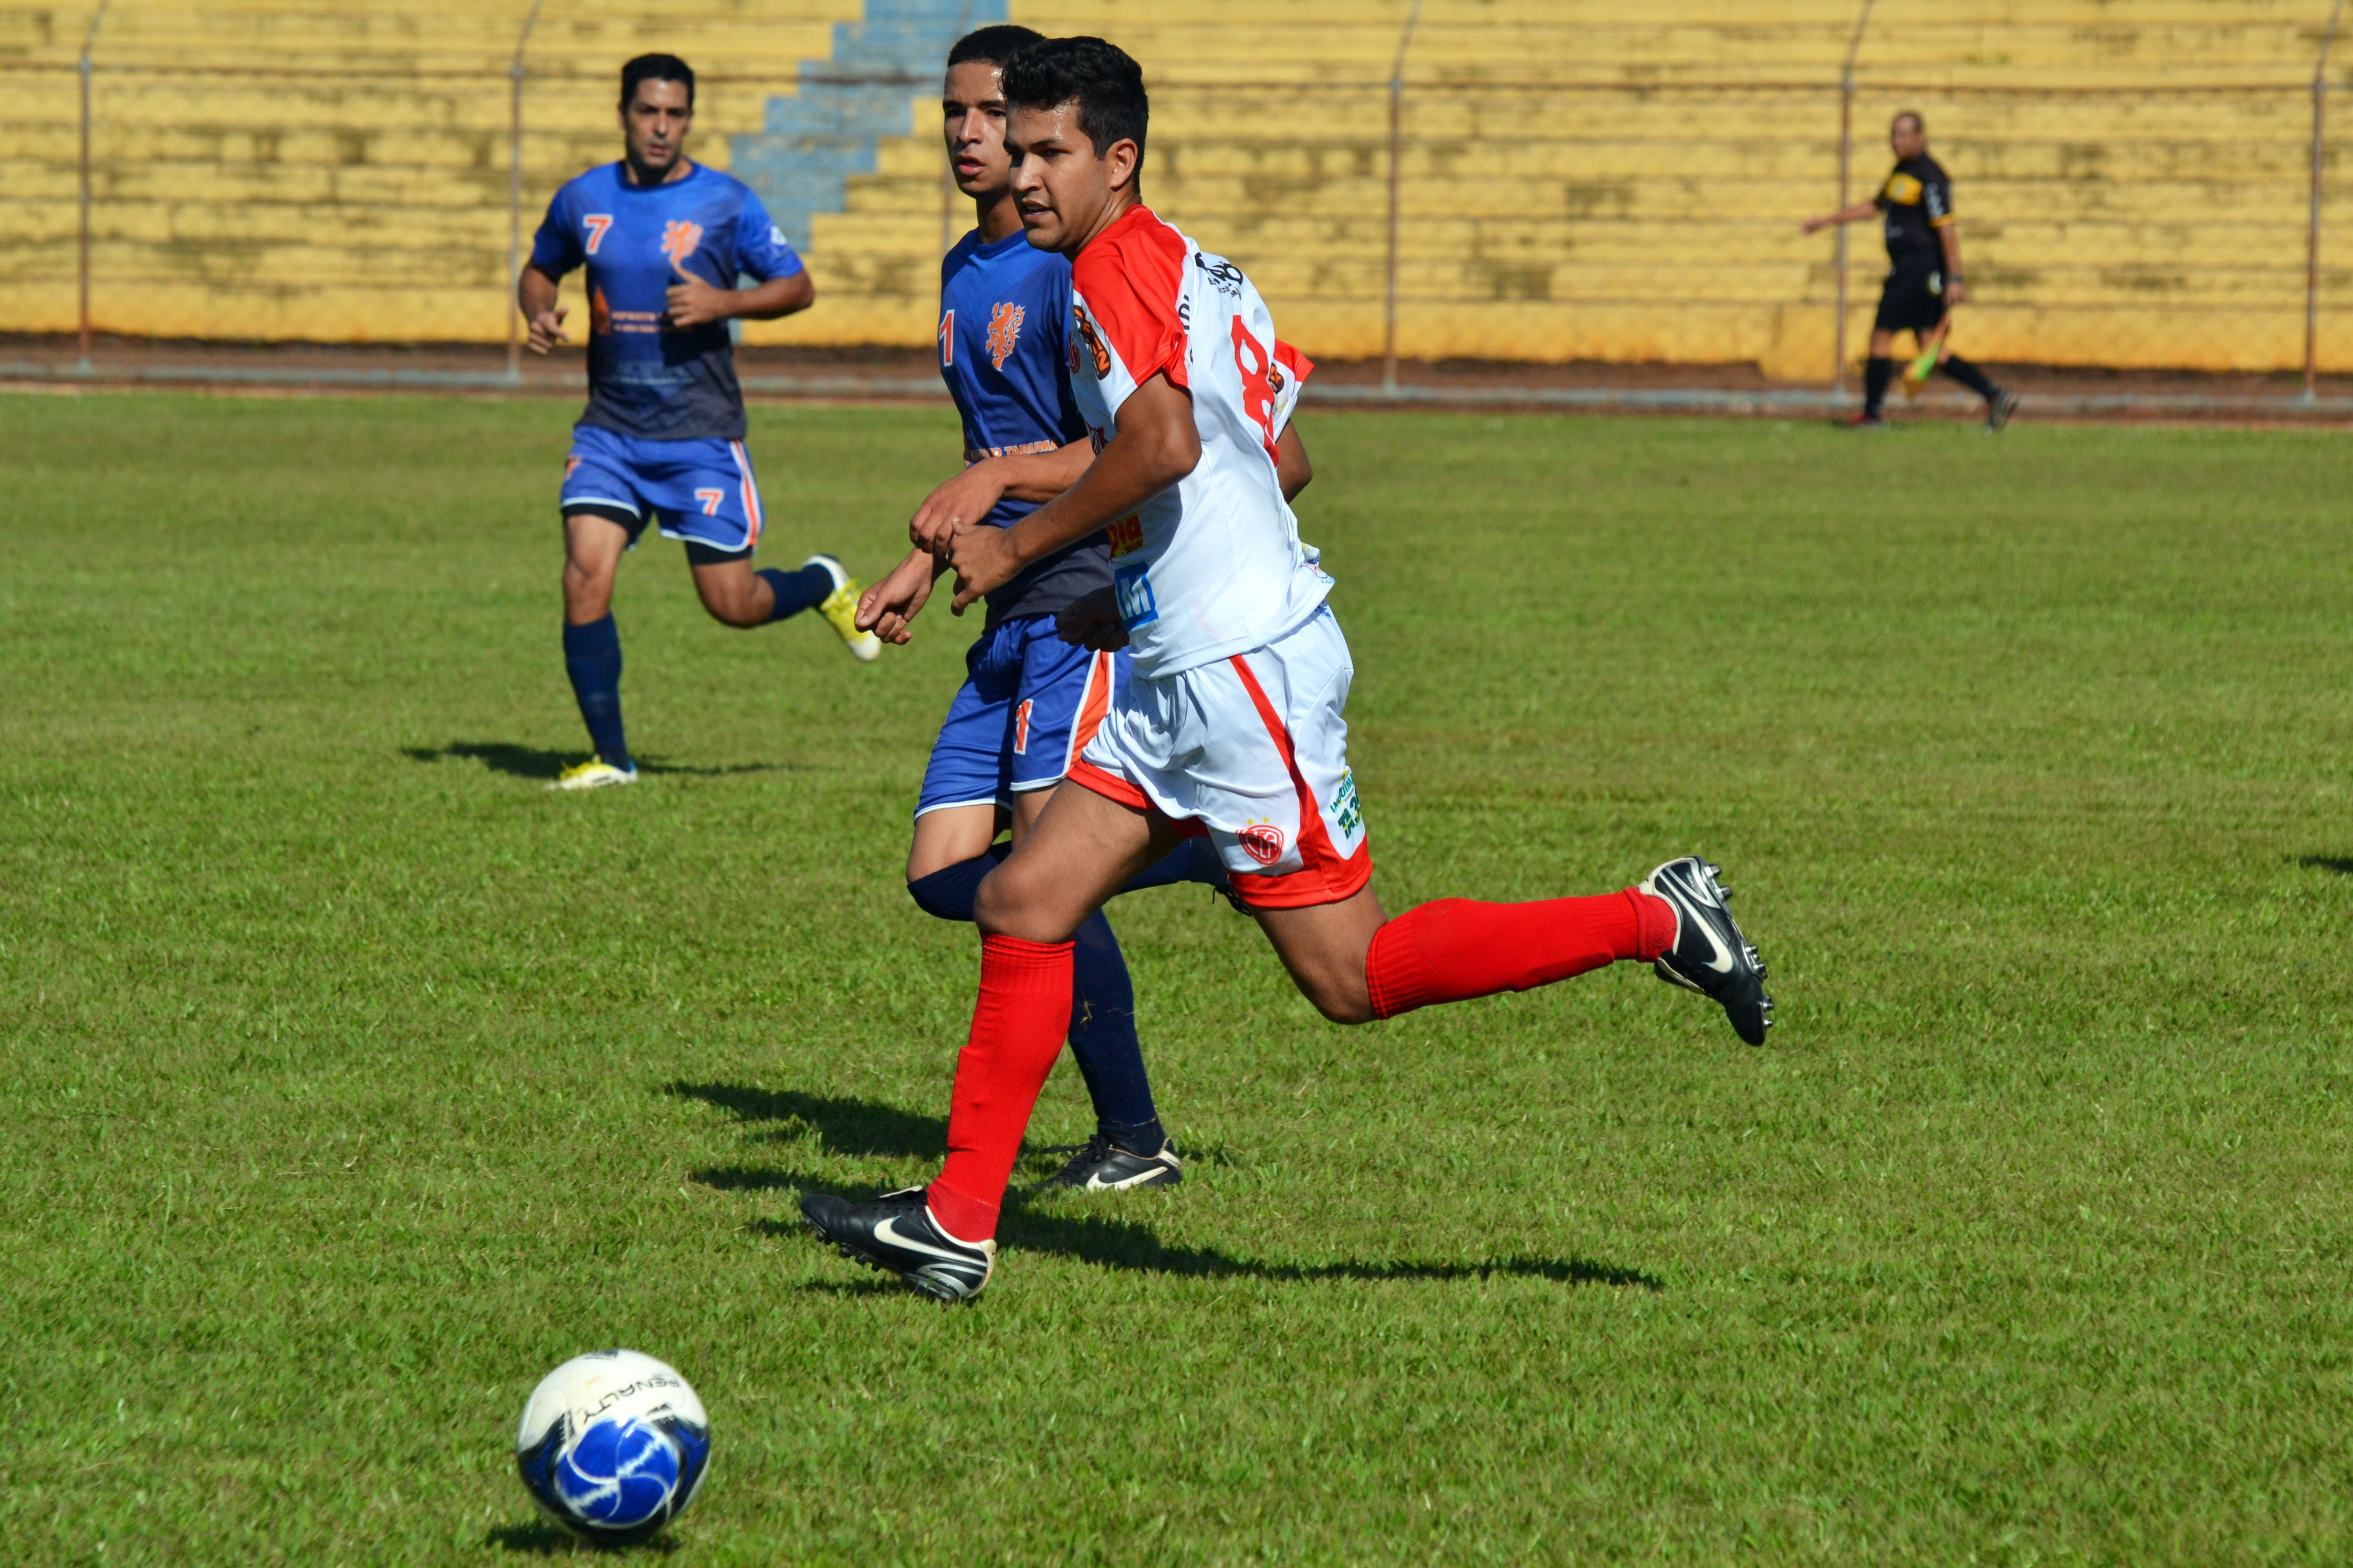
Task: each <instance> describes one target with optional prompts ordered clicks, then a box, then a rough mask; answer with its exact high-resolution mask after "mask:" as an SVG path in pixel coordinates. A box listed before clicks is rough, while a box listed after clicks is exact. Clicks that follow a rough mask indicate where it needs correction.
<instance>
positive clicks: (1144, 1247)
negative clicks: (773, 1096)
mask: <svg viewBox="0 0 2353 1568" xmlns="http://www.w3.org/2000/svg"><path fill="white" fill-rule="evenodd" d="M742 1174H743V1175H744V1176H745V1177H755V1178H756V1182H754V1181H749V1180H747V1181H745V1182H744V1185H745V1186H747V1187H750V1186H754V1185H756V1187H757V1188H758V1190H761V1191H769V1192H790V1193H803V1192H810V1191H815V1190H818V1189H819V1188H822V1187H824V1186H826V1185H828V1184H827V1183H825V1182H822V1181H819V1180H818V1179H817V1178H815V1177H811V1176H807V1175H802V1174H797V1173H793V1172H790V1171H761V1172H756V1173H754V1172H744V1173H742ZM694 1179H695V1180H697V1181H701V1180H702V1176H701V1175H700V1174H697V1175H696V1177H695V1178H694ZM750 1228H751V1229H752V1230H753V1231H754V1232H755V1233H756V1234H758V1235H761V1236H774V1237H798V1238H801V1239H804V1240H812V1241H813V1240H814V1239H815V1238H814V1237H812V1236H811V1235H810V1233H809V1231H808V1228H807V1226H804V1225H802V1224H800V1223H799V1222H798V1221H797V1220H781V1219H756V1220H754V1221H753V1222H752V1224H751V1227H750ZM997 1239H998V1240H999V1241H1001V1242H1003V1243H1005V1244H1006V1245H1007V1246H1008V1247H1019V1248H1021V1249H1023V1250H1025V1251H1029V1252H1049V1253H1052V1254H1054V1255H1056V1256H1057V1257H1061V1258H1076V1259H1077V1260H1078V1261H1080V1262H1082V1263H1092V1264H1093V1265H1095V1266H1096V1267H1098V1268H1117V1269H1120V1270H1122V1271H1124V1272H1127V1273H1135V1274H1167V1275H1174V1276H1176V1277H1178V1278H1182V1279H1267V1280H1273V1281H1276V1282H1278V1283H1283V1284H1299V1285H1312V1284H1319V1283H1322V1282H1324V1281H1325V1280H1339V1279H1345V1280H1356V1281H1364V1282H1369V1281H1377V1280H1384V1279H1421V1280H1438V1281H1445V1280H1454V1279H1549V1280H1552V1281H1554V1282H1555V1283H1556V1284H1562V1285H1612V1286H1627V1287H1632V1288H1634V1289H1642V1290H1651V1291H1661V1290H1664V1289H1666V1282H1665V1281H1664V1280H1662V1279H1660V1278H1659V1277H1658V1276H1656V1275H1654V1274H1651V1273H1648V1272H1646V1271H1644V1270H1642V1269H1640V1268H1619V1267H1617V1266H1616V1265H1613V1264H1608V1263H1597V1262H1594V1261H1593V1260H1592V1259H1590V1258H1479V1259H1474V1260H1465V1261H1461V1262H1431V1261H1423V1260H1416V1259H1410V1258H1382V1259H1377V1260H1353V1259H1352V1260H1348V1261H1344V1262H1339V1263H1281V1262H1273V1261H1270V1260H1267V1259H1263V1258H1236V1257H1234V1256H1233V1255H1232V1254H1231V1253H1228V1252H1221V1251H1219V1250H1218V1249H1217V1248H1216V1247H1170V1246H1168V1245H1167V1244H1166V1243H1165V1242H1163V1241H1162V1240H1161V1239H1160V1237H1158V1236H1157V1235H1155V1234H1154V1232H1153V1231H1152V1230H1151V1229H1150V1228H1148V1227H1147V1226H1141V1225H1138V1224H1136V1223H1135V1222H1134V1220H1125V1219H1112V1218H1108V1217H1105V1216H1103V1215H1057V1214H1047V1213H1043V1212H1041V1211H1039V1210H1038V1209H1036V1208H1033V1207H1031V1206H1030V1205H1029V1202H1028V1201H1027V1200H1026V1199H1025V1198H1024V1196H1023V1195H1022V1194H1018V1193H1012V1194H1007V1196H1006V1201H1005V1213H1004V1216H1003V1219H1002V1220H1001V1222H1000V1223H999V1224H998V1226H997ZM863 1283H867V1284H871V1281H869V1282H863ZM840 1289H842V1290H843V1293H845V1294H852V1293H854V1294H865V1293H867V1292H866V1291H864V1290H860V1289H853V1288H849V1287H841V1288H840ZM884 1289H896V1287H892V1286H885V1287H884Z"/></svg>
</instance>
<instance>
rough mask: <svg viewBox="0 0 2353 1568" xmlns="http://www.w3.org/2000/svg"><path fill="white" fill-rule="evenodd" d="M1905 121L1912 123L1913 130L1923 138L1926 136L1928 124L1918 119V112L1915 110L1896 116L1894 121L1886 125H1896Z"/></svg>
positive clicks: (1908, 110) (1905, 111)
mask: <svg viewBox="0 0 2353 1568" xmlns="http://www.w3.org/2000/svg"><path fill="white" fill-rule="evenodd" d="M1906 120H1908V121H1911V122H1912V129H1913V130H1915V131H1917V132H1919V133H1920V134H1921V135H1923V136H1926V134H1928V122H1927V121H1926V120H1923V119H1922V118H1920V111H1919V110H1916V109H1907V110H1904V111H1903V112H1902V113H1900V114H1898V115H1896V117H1895V118H1894V120H1891V121H1888V124H1890V125H1896V124H1900V123H1901V122H1903V121H1906Z"/></svg>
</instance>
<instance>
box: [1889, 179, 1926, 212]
mask: <svg viewBox="0 0 2353 1568" xmlns="http://www.w3.org/2000/svg"><path fill="white" fill-rule="evenodd" d="M1887 199H1888V200H1889V201H1891V202H1894V204H1895V205H1897V206H1899V207H1908V206H1915V205H1918V203H1919V200H1920V182H1919V181H1917V180H1915V179H1914V178H1913V177H1912V176H1911V175H1909V174H1890V175H1888V176H1887Z"/></svg>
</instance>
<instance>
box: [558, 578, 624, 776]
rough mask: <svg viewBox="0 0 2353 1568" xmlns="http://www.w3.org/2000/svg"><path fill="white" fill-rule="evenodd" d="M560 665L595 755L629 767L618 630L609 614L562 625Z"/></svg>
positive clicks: (619, 765)
mask: <svg viewBox="0 0 2353 1568" xmlns="http://www.w3.org/2000/svg"><path fill="white" fill-rule="evenodd" d="M564 668H565V673H566V674H568V675H570V676H571V677H572V695H573V696H575V697H576V698H578V699H579V700H580V719H581V722H583V723H585V724H586V725H587V726H588V740H589V742H590V743H591V744H593V745H594V746H595V747H596V754H597V755H598V756H599V757H602V758H603V759H604V760H605V761H607V762H608V763H612V764H613V765H614V766H615V767H617V768H626V767H628V766H629V765H630V763H629V742H628V741H627V740H626V739H624V738H623V736H622V734H621V633H620V630H619V628H617V627H616V626H614V625H613V617H612V616H606V617H605V618H604V619H603V620H601V621H591V622H589V623H588V624H587V625H586V626H571V625H568V624H567V625H566V626H565V628H564Z"/></svg>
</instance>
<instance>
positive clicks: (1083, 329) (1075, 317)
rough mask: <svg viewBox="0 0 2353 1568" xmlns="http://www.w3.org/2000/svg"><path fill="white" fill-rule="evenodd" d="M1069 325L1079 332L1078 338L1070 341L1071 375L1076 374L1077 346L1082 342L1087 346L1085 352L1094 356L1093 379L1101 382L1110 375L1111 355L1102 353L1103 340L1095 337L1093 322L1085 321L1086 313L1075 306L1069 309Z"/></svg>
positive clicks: (1077, 366)
mask: <svg viewBox="0 0 2353 1568" xmlns="http://www.w3.org/2000/svg"><path fill="white" fill-rule="evenodd" d="M1071 325H1072V326H1074V327H1076V328H1078V330H1079V335H1078V337H1076V338H1073V339H1071V374H1077V373H1078V369H1079V344H1080V342H1082V341H1083V342H1085V343H1086V345H1087V352H1088V353H1091V354H1092V355H1094V361H1095V379H1096V380H1097V381H1101V380H1103V378H1104V377H1105V376H1107V375H1109V374H1111V355H1110V354H1109V353H1105V352H1104V350H1103V339H1101V338H1099V337H1097V336H1096V335H1095V324H1094V322H1092V321H1089V320H1088V319H1087V313H1086V311H1084V310H1082V309H1080V308H1079V307H1078V306H1076V305H1072V306H1071Z"/></svg>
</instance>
